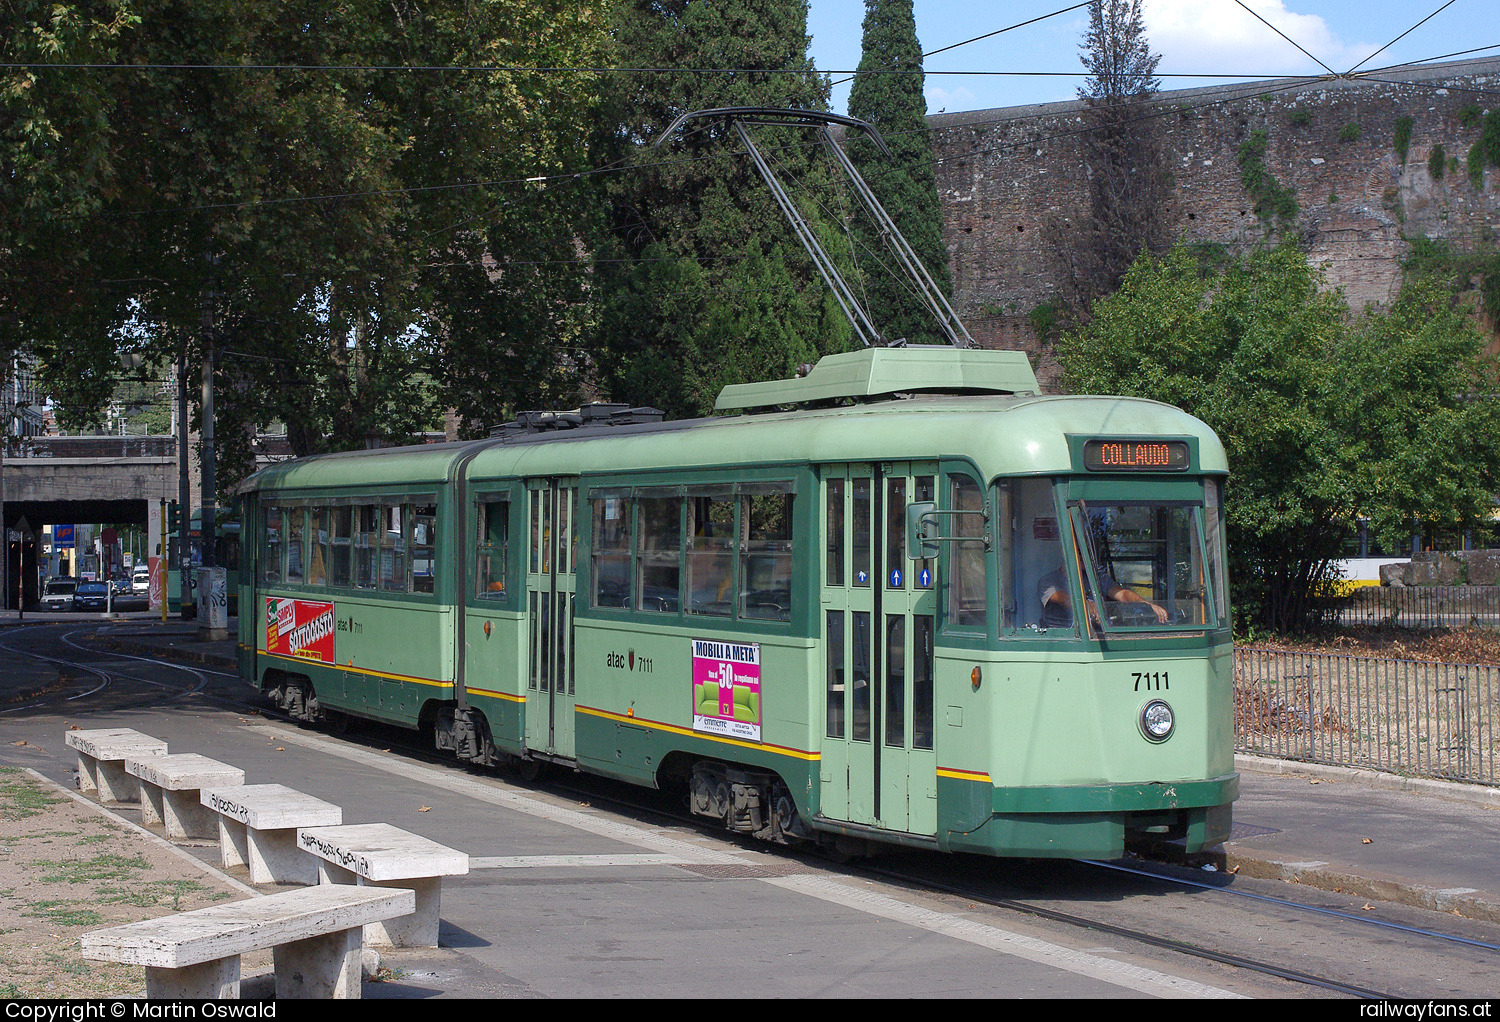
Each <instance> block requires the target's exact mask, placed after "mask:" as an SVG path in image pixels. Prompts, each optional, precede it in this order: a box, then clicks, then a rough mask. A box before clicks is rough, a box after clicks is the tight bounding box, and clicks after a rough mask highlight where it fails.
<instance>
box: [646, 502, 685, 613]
mask: <svg viewBox="0 0 1500 1022" xmlns="http://www.w3.org/2000/svg"><path fill="white" fill-rule="evenodd" d="M637 504H638V506H639V508H640V511H639V516H640V529H639V536H640V551H639V559H638V562H637V563H638V569H637V588H636V598H637V599H638V600H639V601H640V602H639V603H638V604H637V605H636V609H637V610H646V611H657V612H662V613H676V611H677V607H678V592H679V588H680V583H681V581H682V565H681V560H680V554H681V548H682V501H681V499H679V498H677V497H643V498H641V499H640V500H639V501H638V502H637Z"/></svg>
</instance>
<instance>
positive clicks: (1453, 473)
mask: <svg viewBox="0 0 1500 1022" xmlns="http://www.w3.org/2000/svg"><path fill="white" fill-rule="evenodd" d="M1320 283H1321V281H1320V280H1319V277H1318V274H1317V273H1316V272H1315V271H1314V270H1312V269H1310V268H1309V267H1308V265H1307V261H1306V259H1305V258H1304V257H1303V256H1302V255H1301V254H1300V253H1299V252H1297V251H1296V250H1295V248H1292V247H1290V246H1284V247H1281V248H1278V249H1274V250H1260V251H1256V252H1253V253H1251V254H1250V255H1248V256H1245V257H1243V258H1242V259H1240V260H1238V261H1236V262H1234V263H1232V264H1230V265H1229V266H1227V267H1226V268H1224V269H1223V270H1222V272H1219V271H1205V270H1204V268H1203V266H1202V264H1201V263H1200V262H1199V261H1198V260H1197V259H1196V258H1195V257H1194V255H1193V254H1192V253H1190V252H1189V251H1187V250H1185V249H1182V248H1178V249H1175V250H1173V251H1172V252H1170V253H1169V254H1168V255H1167V256H1166V257H1164V258H1162V259H1156V258H1153V257H1151V256H1149V255H1148V256H1143V257H1142V258H1141V259H1140V260H1138V261H1137V262H1136V264H1135V265H1134V266H1132V267H1131V269H1130V270H1129V271H1128V272H1127V274H1126V276H1125V278H1124V280H1123V281H1122V283H1121V286H1120V289H1119V291H1117V292H1116V293H1115V294H1114V295H1111V296H1110V297H1108V298H1106V299H1104V300H1102V301H1100V302H1098V303H1096V305H1095V310H1094V311H1095V315H1094V317H1093V319H1092V321H1091V322H1090V323H1089V324H1088V325H1087V326H1086V327H1085V328H1083V329H1081V330H1077V331H1074V332H1072V333H1070V334H1069V335H1067V336H1066V337H1064V338H1063V340H1062V341H1060V342H1059V345H1058V351H1059V355H1060V358H1061V360H1062V362H1063V366H1064V371H1065V373H1066V378H1067V383H1068V386H1069V388H1070V389H1072V390H1075V391H1079V392H1083V391H1088V392H1095V393H1118V394H1127V395H1133V396H1139V397H1149V398H1154V399H1157V400H1161V401H1165V402H1168V403H1170V404H1175V405H1178V406H1179V407H1181V408H1183V409H1185V410H1187V411H1188V412H1190V413H1192V414H1193V415H1196V416H1197V417H1198V418H1200V419H1202V420H1203V421H1204V422H1206V423H1207V424H1208V425H1209V426H1211V427H1212V428H1213V429H1214V430H1215V431H1216V432H1217V433H1218V435H1219V437H1220V439H1221V440H1222V441H1223V442H1224V446H1225V449H1226V451H1227V454H1228V458H1229V466H1230V472H1231V477H1230V485H1229V490H1228V498H1227V501H1226V511H1227V517H1228V528H1229V551H1230V560H1231V578H1232V580H1233V583H1234V590H1235V607H1236V615H1237V618H1238V619H1239V622H1240V624H1241V625H1253V626H1260V627H1266V628H1271V629H1274V630H1278V631H1286V630H1296V629H1299V628H1302V627H1305V626H1306V625H1307V624H1308V623H1309V621H1310V620H1311V611H1312V606H1313V604H1312V598H1313V596H1314V594H1315V592H1316V589H1317V586H1318V584H1319V583H1320V582H1322V581H1324V580H1326V579H1329V578H1330V577H1332V576H1333V574H1334V573H1335V569H1334V568H1333V562H1334V561H1335V560H1337V559H1338V558H1339V557H1341V556H1342V544H1343V541H1344V539H1345V538H1346V537H1347V536H1348V535H1350V533H1351V530H1352V529H1353V528H1354V527H1355V523H1356V521H1357V519H1358V518H1359V516H1361V515H1364V516H1368V517H1369V518H1370V519H1371V521H1372V524H1373V525H1374V527H1375V529H1376V530H1377V532H1378V534H1379V535H1380V536H1381V537H1382V539H1383V540H1384V541H1385V542H1387V543H1391V544H1396V543H1398V542H1399V539H1400V537H1402V536H1403V535H1409V534H1410V531H1411V528H1412V523H1413V522H1414V521H1422V522H1425V523H1430V524H1435V525H1442V526H1450V527H1453V528H1457V529H1465V528H1472V527H1474V526H1477V525H1479V524H1481V523H1483V522H1486V521H1488V516H1489V514H1490V511H1491V510H1492V506H1493V505H1492V495H1493V494H1494V493H1495V492H1496V489H1497V486H1500V432H1497V428H1496V427H1497V426H1500V405H1497V404H1496V402H1495V401H1494V400H1493V399H1491V398H1490V397H1489V396H1488V395H1489V394H1491V393H1493V391H1494V381H1495V375H1494V371H1495V366H1494V365H1493V364H1492V362H1491V361H1490V360H1489V359H1487V358H1486V357H1485V356H1484V354H1483V340H1482V338H1481V337H1480V335H1479V333H1478V332H1477V331H1476V330H1475V329H1474V327H1473V325H1472V323H1471V321H1470V320H1469V319H1468V317H1467V316H1466V315H1465V314H1464V313H1463V311H1462V310H1461V309H1460V308H1458V307H1456V306H1455V305H1454V303H1453V301H1452V298H1451V295H1450V294H1449V293H1448V292H1447V291H1445V290H1443V289H1441V288H1438V287H1432V286H1425V285H1424V286H1414V287H1413V288H1411V289H1408V290H1407V291H1405V292H1403V294H1402V295H1401V296H1400V298H1399V299H1398V301H1397V302H1396V303H1395V304H1394V306H1393V307H1392V309H1391V310H1390V311H1389V312H1373V311H1372V312H1367V313H1366V314H1364V315H1361V316H1352V315H1351V314H1350V313H1349V310H1348V307H1347V306H1346V305H1345V303H1344V301H1343V299H1342V297H1341V296H1340V295H1338V294H1337V293H1335V292H1329V291H1324V290H1322V289H1320V287H1319V285H1320Z"/></svg>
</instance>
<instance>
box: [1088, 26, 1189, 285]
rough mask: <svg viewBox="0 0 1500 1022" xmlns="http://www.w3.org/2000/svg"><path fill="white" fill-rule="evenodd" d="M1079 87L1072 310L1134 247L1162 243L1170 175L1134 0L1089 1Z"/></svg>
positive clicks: (1121, 269)
mask: <svg viewBox="0 0 1500 1022" xmlns="http://www.w3.org/2000/svg"><path fill="white" fill-rule="evenodd" d="M1080 49H1081V51H1082V54H1083V56H1082V60H1083V65H1084V67H1085V68H1087V69H1088V72H1089V76H1088V78H1087V79H1086V80H1085V81H1084V84H1083V86H1082V87H1080V88H1079V90H1078V98H1079V99H1081V100H1082V101H1083V102H1084V104H1085V105H1086V107H1087V111H1086V113H1085V115H1084V116H1085V122H1086V124H1087V127H1088V131H1087V132H1086V134H1085V136H1084V146H1085V161H1086V163H1087V166H1088V189H1089V219H1088V222H1087V225H1086V226H1085V228H1084V230H1083V231H1082V232H1081V235H1080V236H1079V237H1078V238H1077V239H1076V240H1073V241H1072V243H1071V244H1070V245H1069V249H1070V250H1071V252H1070V255H1069V258H1068V260H1067V261H1068V265H1069V270H1070V273H1069V276H1070V277H1071V279H1072V286H1073V288H1074V291H1075V295H1074V297H1073V301H1074V302H1075V303H1076V304H1077V305H1078V306H1079V308H1078V309H1077V310H1075V311H1076V312H1079V313H1081V312H1082V311H1083V310H1082V307H1083V306H1086V305H1087V304H1088V303H1089V302H1091V301H1093V300H1094V299H1095V298H1097V297H1099V296H1100V295H1103V294H1107V293H1109V292H1110V291H1112V290H1113V289H1114V288H1115V287H1116V285H1117V284H1118V283H1119V281H1120V278H1121V277H1122V276H1123V275H1124V273H1125V271H1126V269H1127V268H1128V267H1129V266H1130V265H1131V263H1133V262H1134V261H1135V259H1136V257H1137V256H1139V255H1140V254H1141V252H1142V251H1143V250H1144V251H1147V252H1152V253H1158V254H1159V253H1161V252H1162V251H1164V250H1165V249H1166V247H1167V245H1168V244H1169V242H1168V239H1167V236H1166V219H1165V216H1164V212H1165V206H1166V203H1167V201H1168V199H1169V196H1170V192H1171V181H1170V178H1169V176H1168V174H1167V170H1166V166H1165V162H1164V160H1163V158H1162V155H1161V148H1160V144H1159V142H1158V141H1157V138H1156V127H1155V125H1156V122H1155V119H1154V118H1152V117H1150V116H1149V107H1148V104H1149V102H1150V100H1151V98H1152V97H1153V96H1155V94H1156V93H1157V91H1158V90H1159V89H1160V87H1161V83H1160V81H1159V79H1157V77H1156V65H1157V64H1158V63H1159V62H1160V60H1161V57H1160V56H1159V55H1157V54H1154V53H1152V52H1151V48H1150V43H1149V42H1148V41H1147V39H1146V25H1145V21H1144V19H1143V18H1142V16H1141V0H1094V2H1093V3H1092V4H1091V5H1090V6H1089V28H1088V32H1087V34H1086V35H1085V37H1084V43H1083V46H1082V47H1081V48H1080Z"/></svg>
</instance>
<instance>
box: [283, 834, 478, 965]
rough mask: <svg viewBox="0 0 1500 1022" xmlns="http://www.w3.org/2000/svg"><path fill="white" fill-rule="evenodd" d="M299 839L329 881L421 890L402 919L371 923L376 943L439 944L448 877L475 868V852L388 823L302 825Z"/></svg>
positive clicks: (369, 932)
mask: <svg viewBox="0 0 1500 1022" xmlns="http://www.w3.org/2000/svg"><path fill="white" fill-rule="evenodd" d="M297 845H298V847H300V848H301V849H302V850H303V851H306V852H311V853H312V854H313V855H315V856H317V857H318V858H319V859H320V860H322V861H321V862H319V863H318V876H319V879H320V880H321V882H323V883H325V884H357V885H359V886H361V887H364V886H372V887H404V888H407V889H409V890H411V891H414V892H415V893H416V897H417V902H416V909H415V911H414V912H412V914H411V915H409V916H404V917H402V918H400V919H391V920H382V921H380V922H376V923H371V924H370V925H368V926H366V927H365V942H366V943H368V944H370V945H371V946H376V947H381V946H384V947H437V940H438V911H439V909H440V907H441V903H442V896H443V877H445V876H462V875H464V874H466V873H468V872H469V856H468V855H467V854H466V853H464V852H460V851H456V850H454V849H452V848H448V847H447V846H445V845H440V844H438V843H437V842H436V841H429V840H427V839H426V838H425V837H420V836H418V835H416V834H411V833H408V832H407V831H404V830H401V829H399V828H397V827H392V826H391V825H390V824H387V823H366V824H360V825H357V826H351V827H312V828H306V829H302V830H298V831H297Z"/></svg>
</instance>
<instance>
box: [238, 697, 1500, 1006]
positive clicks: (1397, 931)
mask: <svg viewBox="0 0 1500 1022" xmlns="http://www.w3.org/2000/svg"><path fill="white" fill-rule="evenodd" d="M266 716H268V717H270V718H272V719H279V720H284V721H285V722H286V723H288V724H292V725H296V723H297V722H296V721H293V720H291V719H290V718H286V717H283V716H281V715H280V714H278V713H275V712H266ZM403 733H404V732H400V731H393V732H392V733H390V734H386V733H384V732H382V735H381V741H380V742H379V743H378V744H380V746H381V747H382V748H383V749H389V750H391V751H393V752H395V753H398V754H400V755H403V756H411V757H413V758H416V759H420V760H422V761H424V762H427V763H432V764H447V765H450V766H451V765H452V764H453V762H454V761H453V759H452V757H451V756H449V755H446V754H444V753H439V752H436V751H434V750H433V749H431V748H430V747H424V746H422V745H420V744H418V743H416V742H403V741H401V740H400V736H401V734H403ZM506 774H507V771H505V770H503V769H501V770H496V771H494V772H493V773H492V776H496V777H501V778H503V779H504V780H505V781H506V782H507V783H522V784H523V786H531V785H532V784H534V785H535V786H536V787H537V788H538V789H539V790H541V791H545V792H547V793H551V794H561V795H566V796H569V797H571V798H576V799H578V800H580V801H583V802H587V803H589V804H590V805H593V806H596V807H600V808H608V809H610V810H612V811H616V812H620V813H623V814H626V815H628V816H630V817H631V818H634V819H646V820H651V821H655V822H656V823H659V824H665V825H671V826H675V827H682V828H687V829H690V830H692V831H694V832H695V833H698V834H700V835H706V836H710V837H715V838H718V839H721V840H728V841H730V842H732V843H737V844H741V845H743V846H745V847H753V848H755V849H758V850H767V849H770V850H773V851H776V852H778V853H780V854H784V855H787V856H789V857H796V858H808V859H811V860H815V861H816V864H817V868H819V869H825V870H827V869H832V870H836V871H842V872H844V873H845V874H846V875H849V876H857V877H863V878H866V879H870V880H875V881H879V882H883V883H894V884H898V885H901V886H903V887H905V888H907V889H909V890H913V891H916V892H919V893H924V894H931V895H938V896H942V897H945V898H953V899H961V900H962V901H964V902H965V903H966V904H978V905H983V906H985V907H987V908H990V909H993V910H996V911H1002V912H1009V913H1015V914H1019V915H1023V916H1027V917H1031V918H1034V919H1040V920H1045V921H1047V922H1051V923H1055V924H1059V925H1063V926H1067V927H1070V928H1075V929H1078V930H1082V931H1086V932H1089V933H1095V934H1104V935H1108V936H1111V937H1116V938H1119V939H1121V940H1126V941H1131V942H1133V943H1136V944H1139V945H1142V946H1144V947H1149V948H1153V949H1156V950H1158V951H1163V952H1167V953H1170V954H1175V955H1181V956H1183V957H1185V958H1188V959H1192V960H1195V961H1200V962H1205V963H1209V964H1211V965H1215V966H1222V967H1229V968H1234V969H1240V970H1244V971H1245V972H1247V973H1252V974H1254V975H1257V976H1262V977H1266V978H1268V979H1272V980H1277V981H1280V982H1285V983H1291V984H1294V985H1295V986H1297V987H1300V988H1306V989H1309V990H1318V991H1322V992H1324V993H1326V994H1329V995H1334V996H1343V997H1356V998H1363V999H1388V998H1400V997H1405V996H1408V995H1407V994H1405V993H1399V992H1393V991H1391V990H1388V989H1381V988H1378V987H1376V986H1373V985H1370V984H1368V983H1362V982H1358V981H1355V980H1351V979H1345V978H1339V977H1337V976H1332V975H1326V974H1320V973H1319V972H1317V971H1312V970H1306V969H1298V968H1293V967H1290V966H1288V965H1285V964H1282V963H1279V962H1277V961H1275V960H1271V957H1270V956H1263V957H1255V956H1251V955H1247V954H1244V953H1241V952H1238V951H1234V950H1231V949H1227V948H1223V947H1214V946H1211V945H1209V944H1207V943H1205V942H1197V941H1193V940H1185V939H1182V938H1179V937H1173V936H1163V935H1161V934H1160V933H1158V932H1152V930H1150V929H1147V928H1143V927H1140V926H1130V925H1122V924H1120V923H1114V922H1110V921H1108V920H1107V919H1103V918H1101V917H1100V915H1093V916H1090V915H1085V914H1082V913H1079V912H1069V911H1064V910H1062V909H1058V908H1055V907H1049V906H1047V905H1044V904H1040V901H1039V899H1038V900H1028V899H1023V898H1014V897H998V896H995V895H994V894H992V893H989V892H987V891H986V889H985V887H984V885H982V884H979V883H975V884H960V883H953V882H951V881H945V880H942V879H940V878H937V877H935V876H933V875H932V874H931V872H925V871H921V870H916V869H897V868H891V867H888V866H884V865H881V864H880V863H881V860H879V859H875V860H868V861H860V860H854V861H850V862H838V861H835V860H832V859H829V858H827V857H825V856H821V855H819V854H818V853H816V852H809V851H806V850H801V849H796V848H791V847H779V846H773V845H768V844H765V843H764V842H760V841H754V840H753V839H749V838H743V839H740V838H738V837H737V836H736V835H734V834H731V833H729V832H727V831H725V830H724V829H723V828H722V827H720V826H717V825H714V824H712V823H709V822H706V821H705V820H704V819H703V818H702V817H698V816H694V815H693V814H692V813H690V812H688V811H687V810H686V809H685V808H684V809H682V810H676V809H670V808H664V807H663V805H662V804H661V802H662V801H663V800H664V799H665V798H666V797H667V796H668V795H669V793H667V792H658V793H657V794H658V795H660V796H662V797H663V798H659V799H655V800H653V799H650V798H643V797H641V795H642V793H641V792H638V791H637V790H636V789H633V788H629V787H626V788H624V793H617V792H614V791H612V790H611V789H613V788H614V787H615V786H614V785H613V784H612V783H611V782H609V781H607V780H603V779H598V778H584V777H576V778H575V777H563V776H562V775H561V773H560V772H557V771H554V772H553V773H552V774H551V776H550V777H548V775H547V774H543V776H542V778H541V779H540V780H538V781H536V782H530V781H526V782H522V781H520V780H519V779H518V778H515V777H513V776H505V775H506ZM684 799H685V795H684ZM902 854H903V855H905V854H908V853H902ZM917 858H923V857H921V856H917ZM950 860H951V857H949V856H944V857H943V860H942V863H941V864H940V865H935V866H934V869H941V870H942V871H945V872H950V871H951V870H949V869H948V867H949V866H950V865H951V861H950ZM1148 861H1149V860H1148ZM985 862H986V864H988V865H989V866H990V867H991V871H993V870H994V869H995V867H996V863H995V860H985ZM1049 864H1051V860H1049ZM1064 865H1066V866H1068V867H1071V868H1082V869H1085V870H1090V871H1094V872H1098V873H1109V874H1113V875H1120V876H1127V877H1130V878H1132V879H1134V880H1139V881H1144V882H1147V883H1149V884H1152V885H1157V888H1158V889H1157V891H1156V892H1151V893H1173V892H1176V891H1180V890H1182V889H1184V888H1187V889H1191V890H1193V891H1196V892H1198V893H1200V894H1202V895H1206V896H1210V897H1213V898H1216V899H1217V898H1220V897H1224V898H1228V897H1236V898H1243V899H1247V900H1249V901H1252V902H1254V903H1256V904H1257V905H1260V906H1264V907H1268V908H1270V909H1271V910H1273V911H1275V912H1281V913H1292V914H1294V915H1295V916H1297V917H1300V918H1301V919H1311V920H1317V919H1319V918H1324V917H1327V918H1336V919H1338V920H1340V921H1342V922H1343V923H1347V924H1348V925H1351V926H1354V927H1357V928H1359V929H1360V930H1362V931H1365V932H1368V933H1371V934H1372V937H1371V938H1370V941H1371V943H1372V944H1379V943H1381V942H1382V941H1389V940H1392V939H1395V940H1404V939H1407V938H1413V939H1419V940H1425V941H1431V942H1434V943H1436V944H1437V945H1440V946H1448V947H1453V948H1464V949H1468V950H1471V951H1479V952H1483V953H1493V952H1497V951H1500V943H1494V942H1489V941H1484V940H1478V939H1474V938H1470V937H1465V936H1462V935H1460V934H1454V933H1443V932H1440V931H1437V930H1434V929H1431V928H1425V927H1417V926H1412V925H1408V924H1403V923H1400V922H1396V921H1393V920H1389V919H1382V918H1379V917H1372V916H1367V915H1356V914H1354V913H1350V912H1344V911H1340V910H1336V909H1330V908H1327V907H1324V906H1320V905H1314V904H1309V903H1307V902H1303V901H1297V900H1294V899H1290V898H1278V897H1275V896H1273V895H1269V894H1265V893H1261V892H1253V891H1248V890H1245V891H1241V890H1235V889H1231V888H1229V887H1227V886H1225V885H1224V884H1223V883H1217V884H1216V883H1208V882H1203V881H1199V880H1195V879H1193V878H1191V877H1189V876H1187V875H1185V872H1186V871H1185V870H1183V869H1182V868H1181V867H1177V866H1174V865H1173V864H1170V863H1165V862H1163V863H1161V864H1160V869H1156V868H1152V867H1150V866H1145V865H1130V864H1128V863H1125V862H1097V861H1089V860H1069V861H1067V862H1066V863H1064ZM1162 870H1170V871H1171V872H1163V871H1162ZM1139 900H1144V899H1139Z"/></svg>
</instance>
